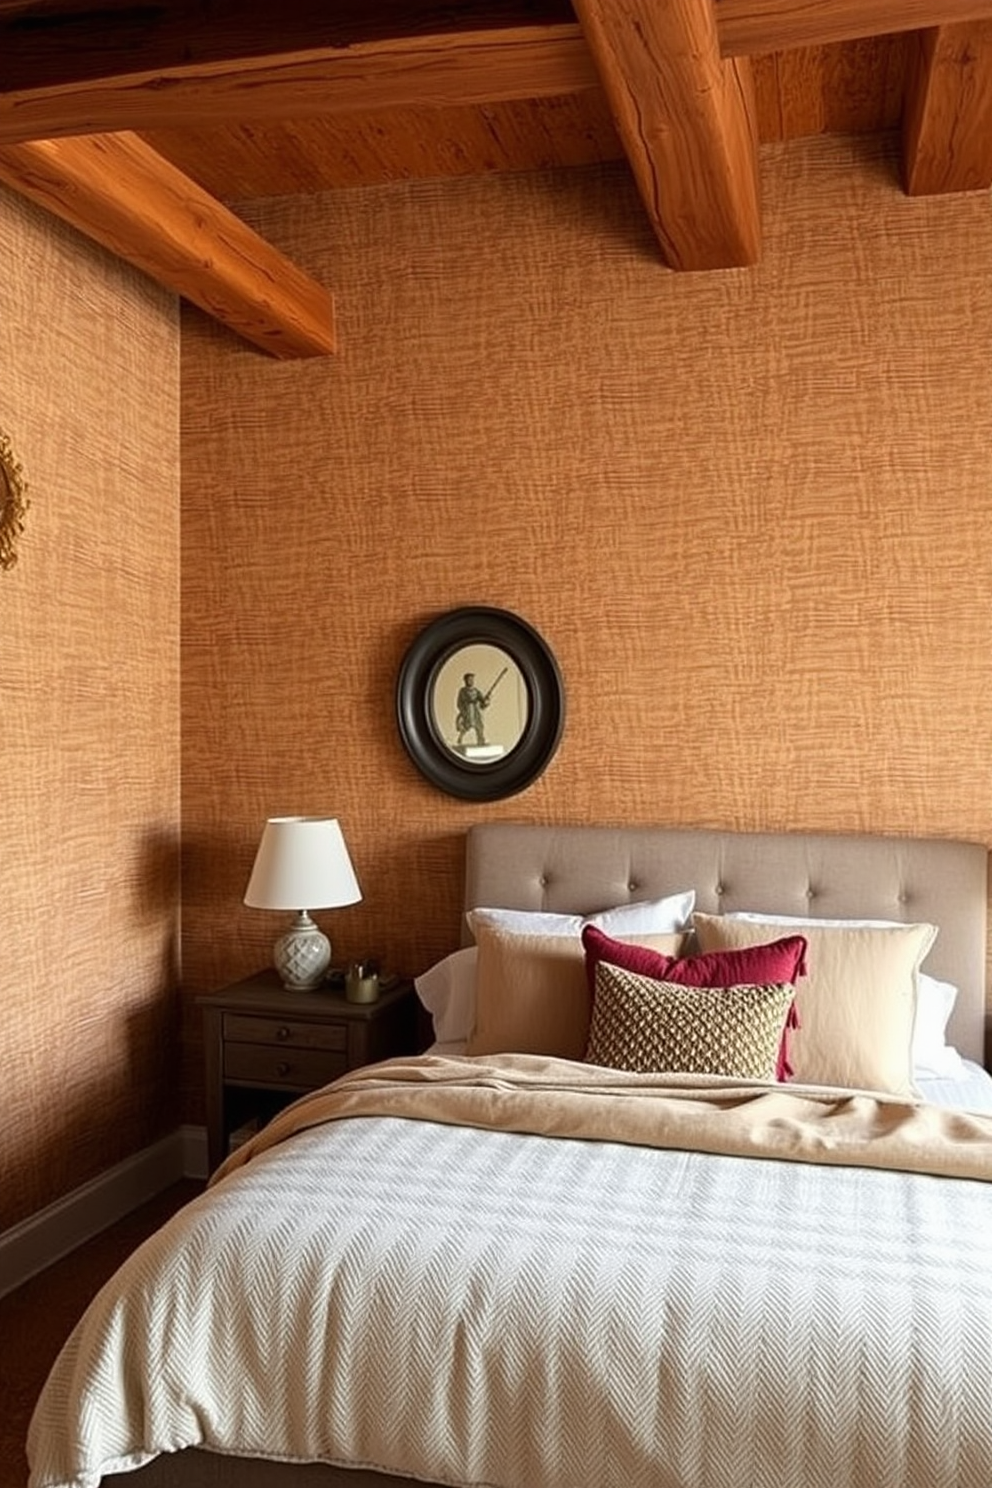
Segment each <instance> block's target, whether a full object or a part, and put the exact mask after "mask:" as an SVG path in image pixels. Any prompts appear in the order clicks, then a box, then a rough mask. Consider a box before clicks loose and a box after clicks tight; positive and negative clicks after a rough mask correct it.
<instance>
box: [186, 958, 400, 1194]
mask: <svg viewBox="0 0 992 1488" xmlns="http://www.w3.org/2000/svg"><path fill="white" fill-rule="evenodd" d="M197 1002H198V1004H199V1005H200V1006H201V1007H202V1008H203V1013H204V1036H205V1048H206V1098H207V1143H208V1147H209V1160H210V1170H211V1172H213V1170H214V1169H215V1168H216V1167H217V1166H218V1164H219V1163H220V1162H221V1161H222V1160H223V1159H224V1158H225V1157H226V1156H227V1154H228V1152H229V1151H230V1150H231V1146H232V1141H231V1139H232V1136H233V1137H235V1140H237V1139H238V1136H239V1135H240V1134H242V1133H246V1132H250V1131H251V1130H254V1129H255V1128H257V1127H258V1126H262V1125H264V1124H265V1122H266V1121H268V1120H269V1119H270V1118H271V1117H272V1116H274V1115H275V1114H276V1112H277V1111H280V1110H281V1109H282V1108H283V1106H287V1105H289V1103H290V1102H291V1101H294V1100H296V1098H297V1096H299V1095H303V1094H305V1093H306V1092H307V1091H308V1090H316V1089H317V1088H318V1087H319V1086H321V1085H327V1084H328V1083H329V1082H330V1081H331V1080H336V1079H337V1078H338V1076H339V1075H343V1074H345V1073H346V1072H347V1071H348V1070H352V1069H358V1068H359V1067H360V1066H361V1065H364V1064H373V1063H375V1061H376V1060H379V1059H392V1058H393V1057H394V1056H396V1055H399V1054H410V1053H412V1052H414V1050H415V1049H416V1047H417V999H416V994H415V992H414V989H413V983H412V982H410V981H397V982H396V983H394V984H386V985H385V986H384V987H382V988H381V989H380V990H379V995H378V996H377V997H376V998H375V1000H374V1001H367V1002H353V1001H349V1000H348V998H347V997H346V996H345V993H344V990H343V989H340V990H337V989H334V988H332V987H330V986H326V987H322V988H320V989H318V990H317V991H315V992H288V991H287V990H286V989H285V988H284V987H283V985H282V982H281V981H280V980H279V977H278V975H277V974H276V972H275V971H263V972H260V973H258V974H257V975H256V976H250V977H246V978H245V980H244V981H241V982H235V983H233V985H232V986H230V987H225V988H224V989H223V990H222V991H220V992H214V993H211V994H210V995H209V996H206V997H200V998H197Z"/></svg>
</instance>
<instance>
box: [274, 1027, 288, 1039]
mask: <svg viewBox="0 0 992 1488" xmlns="http://www.w3.org/2000/svg"><path fill="white" fill-rule="evenodd" d="M291 1032H292V1030H291V1029H289V1028H287V1027H286V1025H285V1023H284V1024H283V1025H282V1027H281V1028H277V1029H276V1038H277V1039H288V1038H289V1037H290V1036H291Z"/></svg>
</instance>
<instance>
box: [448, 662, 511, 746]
mask: <svg viewBox="0 0 992 1488" xmlns="http://www.w3.org/2000/svg"><path fill="white" fill-rule="evenodd" d="M505 673H506V667H504V668H503V670H502V671H501V672H500V674H499V676H498V677H497V678H496V681H495V682H494V683H493V685H492V687H490V688H489V691H488V692H483V691H482V688H481V687H476V685H475V673H474V672H466V673H465V675H464V678H463V682H462V686H461V687H459V689H458V696H457V698H456V699H455V707H456V709H457V713H456V717H455V728H456V729H457V731H458V742H457V744H456V746H455V747H456V748H457V749H461V748H462V747H463V740H464V738H465V735H466V734H472V733H474V734H475V742H476V745H477V746H478V747H479V748H482V747H483V746H484V745H485V742H486V723H485V719H484V718H483V716H482V715H483V713H484V711H485V709H486V708H488V707H489V699H490V698H491V697H492V695H493V693H494V692H495V691H496V687H497V684H498V683H499V682H500V681H501V680H502V678H503V677H504V675H505Z"/></svg>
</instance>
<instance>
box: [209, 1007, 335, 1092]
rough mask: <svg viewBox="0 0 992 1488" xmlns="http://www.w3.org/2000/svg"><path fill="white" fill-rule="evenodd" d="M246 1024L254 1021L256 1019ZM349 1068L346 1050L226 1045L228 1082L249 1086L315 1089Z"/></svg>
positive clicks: (225, 1067) (268, 1045) (226, 1074)
mask: <svg viewBox="0 0 992 1488" xmlns="http://www.w3.org/2000/svg"><path fill="white" fill-rule="evenodd" d="M247 1021H249V1022H253V1021H255V1020H254V1019H248V1020H247ZM347 1068H348V1058H347V1053H346V1051H345V1050H344V1049H341V1050H340V1051H339V1052H337V1053H334V1052H333V1051H331V1050H329V1049H294V1048H292V1047H289V1048H277V1047H273V1045H271V1044H225V1045H224V1078H225V1080H243V1081H245V1082H246V1083H247V1084H250V1085H268V1086H280V1085H287V1086H292V1087H296V1086H299V1087H300V1088H302V1089H306V1090H309V1089H312V1088H314V1087H315V1086H317V1085H326V1084H327V1083H328V1082H329V1081H331V1080H336V1079H337V1078H338V1076H339V1075H343V1074H344V1073H345V1071H346V1070H347Z"/></svg>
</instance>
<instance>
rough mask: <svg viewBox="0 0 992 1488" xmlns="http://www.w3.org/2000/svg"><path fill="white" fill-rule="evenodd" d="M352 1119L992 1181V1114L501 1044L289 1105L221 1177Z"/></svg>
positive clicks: (386, 1070)
mask: <svg viewBox="0 0 992 1488" xmlns="http://www.w3.org/2000/svg"><path fill="white" fill-rule="evenodd" d="M349 1116H393V1117H402V1118H405V1119H409V1120H415V1121H434V1122H441V1123H442V1124H446V1125H454V1126H473V1127H479V1128H483V1129H490V1130H495V1131H512V1132H529V1133H534V1134H537V1135H541V1136H549V1137H563V1138H569V1137H570V1138H578V1139H584V1140H594V1141H606V1142H620V1143H629V1144H634V1145H637V1146H649V1147H667V1148H679V1149H683V1150H688V1151H697V1152H710V1153H724V1154H734V1155H740V1156H745V1157H763V1158H777V1159H780V1160H784V1161H787V1162H813V1163H831V1164H836V1165H841V1166H857V1167H874V1168H888V1169H892V1170H895V1171H902V1172H911V1173H930V1174H938V1175H940V1176H943V1177H953V1178H974V1179H981V1180H986V1181H987V1180H988V1179H989V1178H992V1116H981V1115H974V1114H968V1113H964V1112H960V1111H949V1110H945V1109H942V1108H939V1107H936V1106H930V1105H927V1104H924V1103H922V1102H920V1103H915V1104H914V1103H907V1102H905V1101H901V1100H898V1099H896V1098H895V1097H890V1096H884V1095H877V1094H873V1093H871V1092H867V1091H865V1092H861V1091H850V1090H829V1089H825V1088H823V1087H820V1086H798V1085H777V1084H773V1085H769V1084H756V1083H754V1084H752V1083H741V1082H739V1081H736V1080H732V1079H727V1078H723V1077H717V1078H708V1079H701V1078H699V1077H698V1076H671V1075H669V1076H658V1075H644V1074H631V1073H626V1072H623V1071H619V1070H613V1069H604V1068H600V1067H598V1066H595V1065H587V1064H579V1063H573V1062H571V1061H568V1060H559V1059H550V1058H546V1057H543V1056H538V1055H528V1054H512V1055H511V1054H504V1055H490V1056H488V1057H484V1058H467V1057H463V1058H447V1057H439V1056H434V1055H420V1056H416V1057H413V1058H408V1059H394V1060H387V1061H385V1062H383V1063H381V1064H377V1065H372V1066H369V1067H368V1068H366V1069H361V1070H356V1071H353V1072H352V1073H351V1074H348V1075H345V1076H344V1077H343V1078H342V1079H340V1080H338V1081H336V1082H335V1083H334V1084H333V1085H330V1086H327V1087H325V1088H324V1089H322V1090H319V1091H316V1092H314V1093H313V1094H312V1095H307V1096H304V1097H303V1098H302V1099H301V1100H299V1101H297V1102H296V1103H295V1104H294V1105H292V1106H290V1107H289V1108H287V1109H286V1110H285V1111H283V1112H282V1113H281V1114H280V1115H279V1116H277V1117H276V1118H275V1120H274V1121H272V1122H271V1123H270V1124H269V1125H268V1126H267V1127H266V1128H265V1129H264V1130H263V1131H262V1132H260V1133H259V1134H258V1135H257V1136H256V1137H254V1138H253V1139H252V1140H251V1141H250V1142H249V1143H247V1144H246V1145H245V1146H243V1147H241V1148H239V1149H238V1150H237V1151H236V1152H234V1153H232V1154H231V1156H230V1157H229V1158H228V1159H227V1161H226V1162H225V1163H224V1164H223V1165H222V1167H221V1168H220V1169H218V1171H217V1173H216V1174H215V1175H214V1179H213V1180H212V1181H214V1182H216V1181H217V1180H218V1179H219V1178H221V1177H222V1176H224V1175H226V1174H227V1173H230V1172H231V1171H233V1170H234V1169H235V1168H237V1167H240V1166H241V1165H242V1164H243V1163H245V1162H248V1161H249V1160H250V1159H251V1158H252V1157H254V1156H255V1155H256V1154H257V1153H260V1152H264V1151H266V1150H267V1149H268V1148H270V1147H274V1146H275V1145H276V1144H277V1143H279V1142H281V1141H284V1140H285V1139H286V1138H287V1137H290V1136H292V1135H293V1134H294V1133H295V1132H299V1131H303V1130H306V1129H307V1128H309V1127H313V1126H318V1125H320V1124H322V1123H323V1122H326V1121H336V1120H340V1119H342V1118H344V1117H349Z"/></svg>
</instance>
